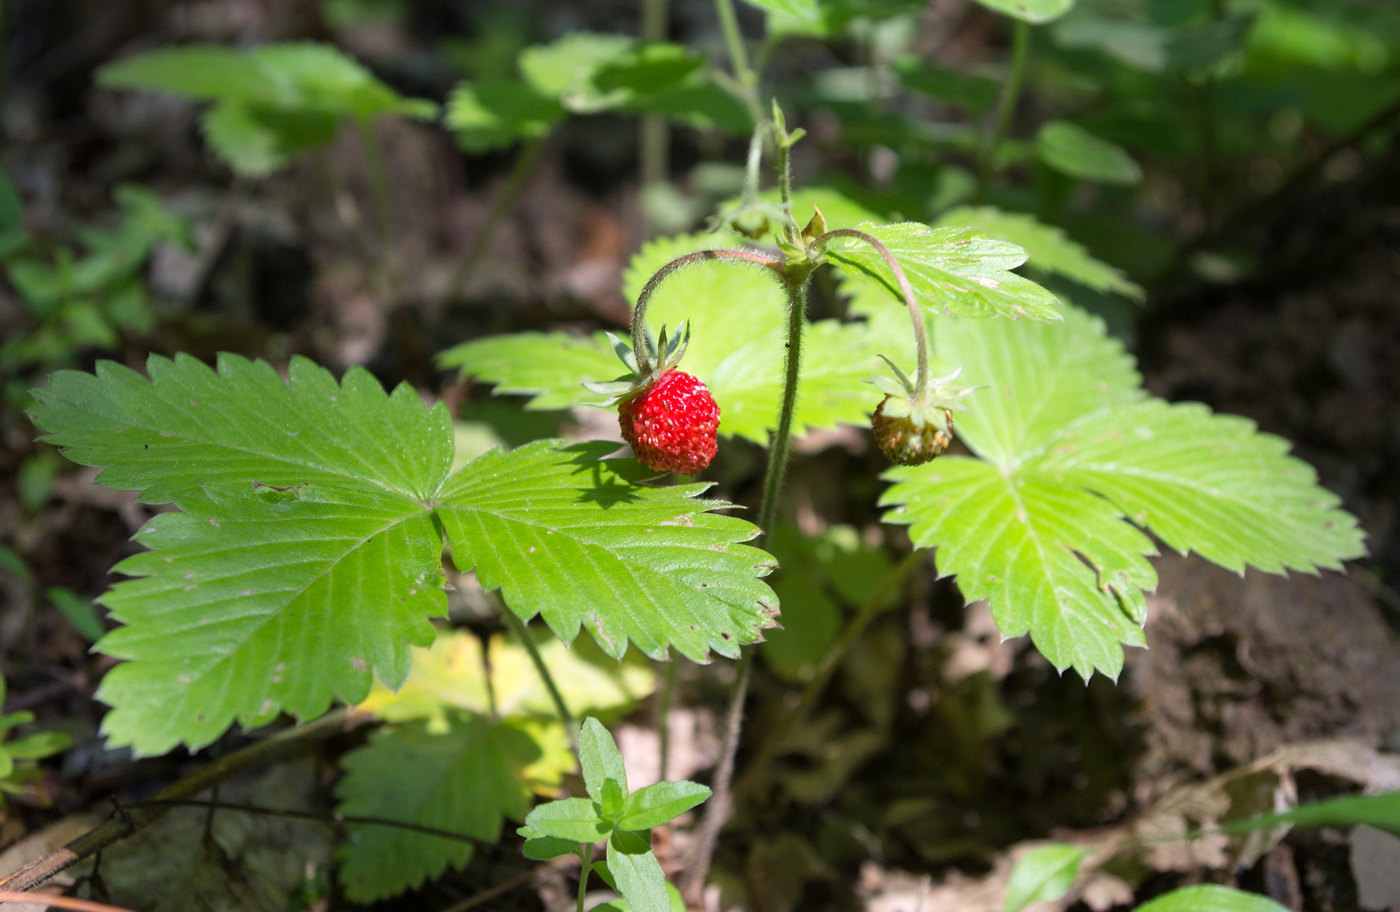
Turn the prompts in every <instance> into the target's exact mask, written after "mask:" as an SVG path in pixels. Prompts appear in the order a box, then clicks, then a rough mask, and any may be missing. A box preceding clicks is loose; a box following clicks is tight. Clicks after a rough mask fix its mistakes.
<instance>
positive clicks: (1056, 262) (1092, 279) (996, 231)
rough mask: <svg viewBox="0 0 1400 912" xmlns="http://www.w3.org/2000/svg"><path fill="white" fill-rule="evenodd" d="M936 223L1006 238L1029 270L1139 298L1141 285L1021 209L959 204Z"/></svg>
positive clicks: (997, 237) (994, 238) (1095, 288)
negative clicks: (1022, 255)
mask: <svg viewBox="0 0 1400 912" xmlns="http://www.w3.org/2000/svg"><path fill="white" fill-rule="evenodd" d="M935 224H936V225H939V226H952V225H966V226H968V227H970V228H972V229H973V230H975V231H980V232H982V233H983V234H985V235H986V236H987V237H989V238H992V239H993V240H998V241H1006V242H1008V243H1011V244H1015V245H1017V246H1018V247H1022V248H1024V249H1025V251H1026V253H1027V254H1029V256H1030V259H1029V260H1028V261H1027V262H1026V265H1027V266H1029V267H1031V268H1032V269H1039V270H1043V271H1045V272H1053V273H1055V274H1056V275H1061V276H1064V277H1065V278H1067V279H1070V280H1071V281H1074V282H1078V283H1079V284H1081V285H1084V286H1086V287H1088V288H1092V289H1094V290H1095V291H1102V292H1107V293H1112V294H1121V295H1124V296H1126V297H1130V298H1138V299H1141V298H1142V296H1143V290H1142V288H1141V286H1139V285H1137V284H1136V283H1134V282H1131V281H1129V280H1128V278H1127V276H1125V275H1123V273H1122V271H1121V270H1118V269H1115V268H1114V267H1112V266H1110V265H1108V264H1107V263H1105V262H1103V261H1102V260H1098V259H1095V258H1094V257H1093V256H1091V255H1090V254H1089V251H1087V250H1085V249H1084V247H1083V246H1082V245H1080V244H1078V243H1076V242H1075V241H1072V240H1070V239H1069V238H1068V237H1066V236H1065V233H1064V231H1063V230H1061V229H1060V228H1057V227H1055V226H1054V225H1045V224H1042V223H1040V222H1038V221H1036V219H1035V216H1032V215H1028V214H1026V213H1024V212H1003V211H1001V210H1000V209H997V208H995V207H993V206H978V207H973V206H963V207H960V208H957V209H951V210H949V211H948V212H945V213H944V214H943V215H942V216H940V217H939V219H938V221H937V222H936V223H935Z"/></svg>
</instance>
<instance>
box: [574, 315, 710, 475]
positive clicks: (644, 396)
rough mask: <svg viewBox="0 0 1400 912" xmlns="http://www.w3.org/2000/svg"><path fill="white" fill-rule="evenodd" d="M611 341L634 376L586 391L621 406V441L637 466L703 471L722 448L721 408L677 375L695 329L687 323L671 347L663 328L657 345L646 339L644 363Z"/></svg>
mask: <svg viewBox="0 0 1400 912" xmlns="http://www.w3.org/2000/svg"><path fill="white" fill-rule="evenodd" d="M608 339H609V340H610V341H611V342H612V346H613V351H615V352H617V356H618V358H620V359H622V363H623V364H625V365H626V366H627V368H628V370H630V371H631V375H630V376H629V375H623V376H622V377H620V378H618V379H617V380H613V381H610V382H607V383H585V384H583V385H584V386H585V387H586V388H588V389H589V390H591V391H593V392H595V393H598V394H600V395H603V396H606V397H607V399H605V400H604V401H603V402H600V403H597V404H598V405H600V406H602V407H605V408H606V407H607V406H610V405H617V406H618V410H617V417H618V426H619V427H620V428H621V430H622V439H623V440H626V441H627V442H628V443H629V444H631V446H632V453H633V454H634V455H635V456H636V457H637V461H638V462H640V463H642V465H645V466H646V467H647V468H649V469H652V470H654V471H657V472H676V473H677V474H680V475H696V474H699V473H700V472H702V471H704V470H705V467H706V466H708V465H709V464H710V460H711V459H714V458H715V451H716V449H717V448H718V444H717V440H716V433H717V432H718V430H719V406H718V405H716V404H715V400H714V397H713V396H711V395H710V391H709V389H708V388H706V386H705V384H704V383H701V382H700V381H699V380H697V379H696V378H695V377H693V376H691V375H690V374H687V373H686V372H685V371H680V370H676V365H677V364H679V363H680V360H681V356H682V355H684V354H685V347H686V345H687V344H689V342H690V327H689V326H687V325H686V324H685V322H682V323H681V324H680V325H679V326H677V327H676V334H675V335H674V336H673V337H672V338H671V339H670V340H669V341H668V340H667V338H666V328H665V327H664V326H663V327H662V328H661V338H660V339H659V340H658V341H657V343H656V344H655V345H653V344H652V342H651V339H650V338H647V340H646V342H647V350H646V351H645V352H642V353H641V357H640V358H638V357H637V354H638V353H637V352H634V351H633V350H632V347H631V346H629V345H628V344H627V343H626V342H624V341H622V340H621V339H619V338H617V337H616V336H614V335H613V334H612V333H608Z"/></svg>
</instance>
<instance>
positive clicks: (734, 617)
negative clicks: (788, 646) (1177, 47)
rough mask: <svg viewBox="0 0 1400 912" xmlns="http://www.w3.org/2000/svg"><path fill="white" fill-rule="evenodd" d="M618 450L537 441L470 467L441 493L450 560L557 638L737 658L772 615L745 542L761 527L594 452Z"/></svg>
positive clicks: (690, 489)
mask: <svg viewBox="0 0 1400 912" xmlns="http://www.w3.org/2000/svg"><path fill="white" fill-rule="evenodd" d="M613 449H614V446H613V445H612V444H608V443H590V444H581V445H579V446H574V447H565V446H562V445H561V443H560V442H559V441H557V440H544V441H537V442H535V443H532V444H529V445H527V446H524V447H521V448H520V449H518V450H514V451H513V452H510V453H502V452H499V451H496V452H492V453H487V454H486V455H485V456H482V457H480V458H478V459H476V460H474V461H473V462H471V463H469V464H468V465H467V466H466V468H464V469H463V470H462V471H460V472H458V473H457V474H456V475H454V476H452V478H450V479H448V481H447V483H446V484H445V485H444V486H443V488H442V491H441V492H440V493H439V494H438V495H437V497H436V505H437V515H438V517H439V518H440V519H441V521H442V525H443V528H444V529H445V530H446V532H447V534H448V537H449V538H450V539H451V542H452V554H453V561H454V562H455V563H456V565H457V567H458V568H459V569H461V570H463V571H465V570H469V569H475V570H476V574H477V577H478V578H479V579H480V580H481V583H482V585H484V586H486V587H487V588H488V589H495V588H500V589H501V590H502V592H503V594H504V596H505V601H506V604H507V605H509V606H510V608H511V609H512V610H513V611H514V612H515V613H516V614H517V615H519V616H520V617H521V618H522V619H523V620H527V621H528V620H529V619H530V618H531V617H533V616H534V615H535V614H536V613H539V614H541V615H542V616H543V617H544V620H545V623H546V624H548V625H549V627H550V629H551V630H553V631H554V633H555V634H556V635H557V636H558V637H559V638H560V639H561V640H563V641H565V642H566V643H568V642H572V641H573V639H574V637H575V636H577V635H578V631H579V628H580V626H583V627H586V628H587V629H588V631H589V632H590V633H591V634H593V637H594V639H596V640H597V641H598V644H599V645H600V646H602V647H603V649H604V650H605V651H606V652H607V653H608V654H610V655H613V656H616V657H621V656H622V655H623V653H624V652H625V651H626V649H627V644H628V642H629V641H631V642H634V643H636V644H637V646H638V647H639V648H640V649H641V650H642V652H644V653H646V654H647V655H649V656H652V657H653V658H660V657H662V656H664V655H666V653H667V650H668V648H669V647H670V646H674V647H675V648H676V649H678V650H679V651H680V652H681V654H682V655H684V656H686V657H687V658H689V659H691V660H692V661H697V662H703V661H707V660H708V654H709V651H710V650H711V649H713V650H715V651H716V652H718V653H720V654H721V655H724V656H729V657H734V656H737V655H738V654H739V647H740V646H741V645H744V644H747V643H754V642H757V641H759V640H760V639H761V638H762V637H761V634H760V631H761V630H762V629H763V628H765V627H769V626H772V625H773V623H774V621H773V617H774V616H776V614H777V598H776V597H775V596H774V595H773V592H772V590H771V589H769V588H768V586H766V585H765V584H764V583H762V582H761V581H760V577H762V576H764V575H766V574H767V573H768V572H769V570H771V569H772V566H773V564H772V561H771V559H770V558H769V557H768V556H767V555H766V554H764V553H763V552H762V551H759V550H757V549H755V548H752V547H749V546H747V545H744V544H741V542H745V541H748V540H749V539H751V538H753V537H754V536H755V535H756V534H757V533H758V530H757V529H756V528H754V526H752V525H751V524H749V523H747V522H744V521H743V520H740V519H737V518H734V517H729V516H718V515H715V514H713V513H712V512H710V511H712V510H715V509H718V508H722V507H726V506H728V505H727V504H724V503H722V502H719V501H710V500H702V499H698V498H699V495H700V494H701V493H702V492H703V491H704V490H705V488H706V487H707V486H706V485H703V484H694V485H684V486H677V487H669V488H653V487H642V486H638V485H637V484H636V483H635V482H636V481H637V480H638V479H640V478H643V477H646V476H647V474H648V473H647V471H646V470H645V469H643V468H642V467H641V466H639V465H637V464H636V463H635V462H632V461H630V460H616V461H607V462H603V461H599V460H600V459H601V457H603V456H604V455H606V454H607V453H609V452H611V451H612V450H613Z"/></svg>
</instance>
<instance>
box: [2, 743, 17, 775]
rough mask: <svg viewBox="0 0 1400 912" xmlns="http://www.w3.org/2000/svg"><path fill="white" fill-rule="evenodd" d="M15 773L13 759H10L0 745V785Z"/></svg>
mask: <svg viewBox="0 0 1400 912" xmlns="http://www.w3.org/2000/svg"><path fill="white" fill-rule="evenodd" d="M14 771H15V758H14V757H11V756H10V754H9V752H8V751H7V750H5V747H4V745H0V783H3V782H4V781H5V780H6V779H8V778H10V776H11V775H13V774H14Z"/></svg>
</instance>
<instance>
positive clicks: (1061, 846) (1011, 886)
mask: <svg viewBox="0 0 1400 912" xmlns="http://www.w3.org/2000/svg"><path fill="white" fill-rule="evenodd" d="M1086 855H1088V852H1087V851H1085V850H1084V849H1083V848H1081V847H1079V846H1076V845H1070V844H1068V843H1063V842H1060V843H1053V844H1051V845H1047V846H1041V847H1040V848H1038V849H1033V850H1032V851H1031V852H1029V853H1027V855H1026V857H1025V858H1022V859H1021V860H1020V861H1019V862H1017V863H1016V867H1015V868H1014V869H1013V870H1012V872H1011V877H1010V878H1009V879H1008V880H1007V883H1006V901H1005V903H1004V904H1003V905H1002V909H1003V912H1021V910H1022V909H1024V908H1025V907H1026V906H1028V905H1030V904H1031V903H1037V902H1052V901H1054V900H1057V899H1059V898H1060V897H1062V896H1064V895H1065V894H1066V893H1068V892H1069V888H1070V887H1072V886H1074V879H1075V878H1076V877H1078V876H1079V866H1080V864H1081V863H1083V861H1084V857H1085V856H1086Z"/></svg>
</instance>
